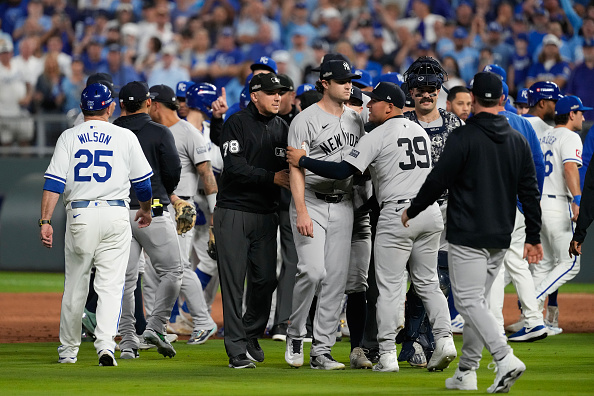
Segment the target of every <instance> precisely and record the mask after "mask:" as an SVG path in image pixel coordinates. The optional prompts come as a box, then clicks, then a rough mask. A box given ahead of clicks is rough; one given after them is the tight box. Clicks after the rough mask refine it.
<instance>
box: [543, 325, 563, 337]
mask: <svg viewBox="0 0 594 396" xmlns="http://www.w3.org/2000/svg"><path fill="white" fill-rule="evenodd" d="M546 328H547V335H549V336H556V335H559V334H561V333H563V329H562V328H560V327H555V326H551V325H546Z"/></svg>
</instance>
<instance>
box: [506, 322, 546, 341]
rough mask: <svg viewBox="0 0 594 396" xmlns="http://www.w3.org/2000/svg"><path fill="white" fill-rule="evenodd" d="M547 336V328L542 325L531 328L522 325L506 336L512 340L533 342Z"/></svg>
mask: <svg viewBox="0 0 594 396" xmlns="http://www.w3.org/2000/svg"><path fill="white" fill-rule="evenodd" d="M544 338H547V328H546V326H544V325H538V326H534V327H531V328H526V327H522V328H521V329H520V331H518V332H516V333H514V334H512V335H510V336H509V337H507V339H508V340H509V341H513V342H533V341H538V340H542V339H544Z"/></svg>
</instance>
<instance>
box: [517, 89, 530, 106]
mask: <svg viewBox="0 0 594 396" xmlns="http://www.w3.org/2000/svg"><path fill="white" fill-rule="evenodd" d="M516 103H523V104H526V105H527V104H528V88H523V89H521V90H520V92H518V97H517V98H516Z"/></svg>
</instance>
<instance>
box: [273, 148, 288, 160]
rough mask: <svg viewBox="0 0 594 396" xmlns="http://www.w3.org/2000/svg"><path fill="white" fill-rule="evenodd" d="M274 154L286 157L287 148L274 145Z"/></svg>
mask: <svg viewBox="0 0 594 396" xmlns="http://www.w3.org/2000/svg"><path fill="white" fill-rule="evenodd" d="M274 155H276V156H277V157H281V158H286V157H287V150H285V149H284V148H282V147H275V148H274Z"/></svg>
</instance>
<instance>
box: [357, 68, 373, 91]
mask: <svg viewBox="0 0 594 396" xmlns="http://www.w3.org/2000/svg"><path fill="white" fill-rule="evenodd" d="M355 74H356V75H358V76H360V79H359V80H357V81H353V84H354V85H356V86H358V87H359V88H362V87H373V78H371V74H369V72H367V71H366V70H361V69H355Z"/></svg>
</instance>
